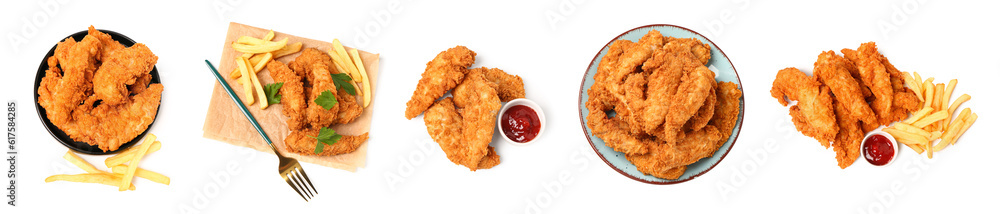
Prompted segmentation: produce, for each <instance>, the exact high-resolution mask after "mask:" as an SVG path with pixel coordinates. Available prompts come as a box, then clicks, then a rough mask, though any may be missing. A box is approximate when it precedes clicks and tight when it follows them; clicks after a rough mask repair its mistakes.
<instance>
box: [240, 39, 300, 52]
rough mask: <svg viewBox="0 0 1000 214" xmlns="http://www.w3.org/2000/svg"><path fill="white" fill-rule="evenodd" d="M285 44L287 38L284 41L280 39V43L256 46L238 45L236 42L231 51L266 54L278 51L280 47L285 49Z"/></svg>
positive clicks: (266, 43) (268, 42)
mask: <svg viewBox="0 0 1000 214" xmlns="http://www.w3.org/2000/svg"><path fill="white" fill-rule="evenodd" d="M241 38H242V37H241ZM250 38H252V37H250ZM258 40H259V39H258ZM286 44H288V38H284V39H282V40H280V41H277V42H272V41H263V43H261V44H257V45H250V44H243V43H239V41H238V40H237V42H236V43H233V49H236V51H239V52H243V53H255V54H257V53H267V52H271V51H276V50H279V49H281V48H282V47H285V45H286Z"/></svg>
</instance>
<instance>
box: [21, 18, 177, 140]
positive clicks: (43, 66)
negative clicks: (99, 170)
mask: <svg viewBox="0 0 1000 214" xmlns="http://www.w3.org/2000/svg"><path fill="white" fill-rule="evenodd" d="M97 31H100V32H102V33H106V34H108V35H111V36H112V38H114V37H121V38H122V39H123V40H124V41H127V42H131V43H132V45H135V44H136V43H137V42H135V40H133V39H132V38H129V37H128V36H126V35H125V34H122V33H118V32H115V31H112V30H106V29H97ZM87 33H88V31H87V30H83V31H79V32H76V33H72V34H70V35H68V36H66V37H63V38H62V39H61V40H59V41H58V42H56V44H55V45H52V48H51V49H49V51H48V52H46V54H45V56H43V57H42V62H41V63H40V64H39V66H38V71H36V73H35V82H34V87H33V89H34V90H32V92H31V93H32V97H33V98H34V105H35V114H37V115H38V119H39V120H41V122H42V126H43V127H45V131H46V132H48V133H49V135H50V136H52V138H53V139H55V140H56V141H58V142H59V143H60V144H62V145H63V146H65V147H66V148H68V149H70V150H73V151H75V152H79V153H83V154H88V155H110V154H115V153H118V152H121V151H124V150H126V149H128V148H129V147H132V146H133V145H135V144H136V143H138V141H139V140H141V139H142V138H143V137H144V136H146V134H148V133H149V129H152V128H153V123H155V122H156V118H158V117H159V115H160V107H161V106H162V105H163V103H162V102H161V103H160V104H159V105H157V108H156V114H155V116H154V117H153V122H150V123H149V125H148V126H146V130H143V131H142V133H139V135H137V136H136V137H135V138H133V139H132V140H129V142H125V143H124V144H122V145H121V146H119V147H118V149H117V150H114V151H103V150H102V151H100V152H95V151H87V150H83V149H81V148H78V147H77V146H75V145H71V143H70V142H66V141H65V140H63V139H61V138H59V137H57V135H56V133H55V132H54V131H53V130H52V128H56V130H58V131H59V132H63V131H62V130H61V129H59V128H58V127H56V126H55V124H52V122H51V121H49V119H48V116H47V115H46V114H43V113H42V112H44V111H45V108H42V105H41V104H38V97H39V96H40V95H39V94H38V87H40V86H41V80H42V78H44V74H45V71H46V70H48V58H49V57H50V56H52V55H54V53H55V50H56V46H58V45H59V42H62V41H65V40H66V39H68V38H73V37H74V36H76V35H78V34H81V35H84V36H86V35H87ZM74 40H76V39H75V38H74ZM115 41H117V42H122V40H115ZM132 45H129V46H127V47H131V46H132ZM149 73H150V74H151V75H153V77H152V78H151V80H150V81H149V83H150V84H152V83H160V84H163V83H162V82H161V80H160V75H159V74H160V73H159V70H158V69H157V68H156V65H153V69H152V70H150V72H149ZM63 135H66V134H65V132H63ZM67 137H69V135H67ZM70 140H72V138H70ZM78 142H79V143H86V142H80V141H76V140H73V142H72V143H78ZM87 145H90V144H89V143H88V144H87ZM91 146H96V145H91Z"/></svg>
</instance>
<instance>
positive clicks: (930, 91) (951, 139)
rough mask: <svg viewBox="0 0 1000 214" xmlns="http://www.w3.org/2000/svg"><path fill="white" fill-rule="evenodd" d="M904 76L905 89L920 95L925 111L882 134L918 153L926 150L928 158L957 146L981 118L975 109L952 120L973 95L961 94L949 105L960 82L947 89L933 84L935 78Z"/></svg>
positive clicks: (914, 73)
mask: <svg viewBox="0 0 1000 214" xmlns="http://www.w3.org/2000/svg"><path fill="white" fill-rule="evenodd" d="M904 74H905V76H904V77H903V78H904V80H905V82H906V86H907V87H909V88H910V89H913V91H914V92H916V93H917V98H919V99H920V101H921V102H923V108H922V109H920V110H918V111H916V112H914V113H913V115H911V116H910V117H909V118H907V119H906V120H903V121H901V122H897V123H894V124H892V126H889V127H887V128H884V129H882V131H885V132H887V133H889V134H891V135H892V136H893V137H894V138H896V141H899V142H901V143H903V144H905V145H906V146H908V147H910V148H911V149H913V151H916V152H917V154H923V152H924V151H927V158H934V152H940V151H941V150H942V149H944V148H945V147H948V145H954V144H955V141H957V140H958V138H959V137H961V136H962V134H965V131H966V130H968V129H969V127H970V126H972V123H975V122H976V119H977V118H979V116H978V115H976V113H972V109H970V108H965V109H963V110H962V112H961V113H959V114H958V117H955V118H954V119H952V117H953V116H954V114H955V110H957V109H958V106H960V105H962V103H965V101H969V99H972V96H969V95H968V94H962V96H959V97H958V98H957V99H955V101H954V102H952V103H951V105H948V102H949V101H951V94H952V92H953V91H954V90H955V85H957V84H958V80H957V79H952V80H951V81H949V82H948V85H947V86H945V84H944V83H937V84H934V78H933V77H930V78H927V79H926V80H924V79H922V78H921V77H920V74H918V73H917V72H913V75H912V76H911V75H910V73H908V72H904ZM935 142H937V144H934V143H935Z"/></svg>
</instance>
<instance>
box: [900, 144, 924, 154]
mask: <svg viewBox="0 0 1000 214" xmlns="http://www.w3.org/2000/svg"><path fill="white" fill-rule="evenodd" d="M903 145H906V147H910V149H913V151H914V152H917V154H923V153H924V149H923V148H920V146H917V145H915V144H905V143H904V144H903Z"/></svg>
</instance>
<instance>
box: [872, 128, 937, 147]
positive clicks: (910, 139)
mask: <svg viewBox="0 0 1000 214" xmlns="http://www.w3.org/2000/svg"><path fill="white" fill-rule="evenodd" d="M882 131H884V132H886V133H889V134H890V135H892V137H893V138H896V141H899V142H903V143H905V144H920V145H923V144H927V141H928V140H927V138H925V137H924V136H920V135H916V134H913V133H909V132H904V131H900V130H898V129H882Z"/></svg>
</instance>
